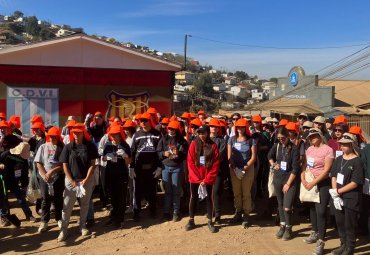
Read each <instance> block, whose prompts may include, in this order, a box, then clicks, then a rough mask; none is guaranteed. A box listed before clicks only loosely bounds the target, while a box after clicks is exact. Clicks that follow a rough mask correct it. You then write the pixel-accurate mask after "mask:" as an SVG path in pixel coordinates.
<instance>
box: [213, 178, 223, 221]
mask: <svg viewBox="0 0 370 255" xmlns="http://www.w3.org/2000/svg"><path fill="white" fill-rule="evenodd" d="M213 188H214V191H213V195H214V198H213V200H214V203H215V204H214V206H215V216H216V217H220V216H221V195H222V191H223V190H224V177H223V176H222V175H218V176H217V178H216V183H215V186H214V187H213Z"/></svg>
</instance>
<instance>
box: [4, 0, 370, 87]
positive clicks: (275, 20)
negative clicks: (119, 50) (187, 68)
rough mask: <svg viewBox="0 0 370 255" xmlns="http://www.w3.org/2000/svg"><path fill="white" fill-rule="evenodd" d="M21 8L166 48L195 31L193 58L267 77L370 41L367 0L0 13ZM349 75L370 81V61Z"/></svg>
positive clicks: (152, 3)
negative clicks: (361, 68) (363, 67)
mask: <svg viewBox="0 0 370 255" xmlns="http://www.w3.org/2000/svg"><path fill="white" fill-rule="evenodd" d="M15 10H20V11H22V12H23V13H24V14H25V15H26V16H32V15H35V16H37V17H38V18H39V19H40V20H46V21H49V22H51V23H52V24H67V25H71V26H73V27H82V28H84V30H85V32H86V33H87V34H97V35H104V36H107V37H114V38H116V39H117V40H119V41H123V42H132V43H135V44H139V45H143V46H148V47H150V48H152V49H156V50H158V51H161V52H174V53H179V54H183V53H184V36H185V34H187V35H191V36H192V37H188V44H187V45H188V46H187V56H188V57H191V58H193V59H196V60H198V61H200V63H201V64H203V65H204V64H207V65H212V66H213V67H214V68H216V69H221V70H225V71H230V72H234V71H237V70H240V71H245V72H247V73H248V74H249V75H257V76H258V77H259V78H264V79H268V78H271V77H285V76H287V75H288V73H289V70H290V69H291V68H292V67H293V66H302V67H303V68H304V69H305V71H306V74H315V73H316V72H317V71H318V70H320V69H321V68H323V67H326V66H328V65H330V64H332V63H334V62H335V61H337V60H339V59H341V58H343V57H346V56H348V55H350V54H352V53H354V52H356V51H358V50H360V49H361V48H363V47H365V45H366V44H370V33H369V26H370V15H369V14H368V12H369V10H370V1H367V0H357V1H348V0H335V1H334V0H326V1H322V0H310V1H291V0H284V1H276V0H265V1H262V0H233V1H227V0H138V1H127V0H126V1H125V0H111V1H101V0H99V1H98V0H89V1H85V0H63V1H50V0H0V13H1V14H5V15H9V14H12V13H13V12H14V11H15ZM221 42H222V43H221ZM358 44H363V46H356V47H346V48H327V47H342V46H349V45H358ZM246 45H257V46H272V47H275V48H324V49H320V50H318V49H315V50H312V49H311V50H307V49H305V50H304V49H294V50H287V49H267V48H255V47H247V46H246ZM369 62H370V59H369V58H366V59H364V62H361V64H366V63H369ZM353 68H354V67H353ZM348 70H351V69H348ZM343 79H367V80H370V68H368V69H365V70H363V71H361V72H357V73H355V74H353V75H351V76H346V77H345V78H343Z"/></svg>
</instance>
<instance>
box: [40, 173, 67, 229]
mask: <svg viewBox="0 0 370 255" xmlns="http://www.w3.org/2000/svg"><path fill="white" fill-rule="evenodd" d="M64 179H65V176H64V174H59V176H58V178H57V179H56V180H55V182H54V184H53V187H54V196H50V195H49V187H48V184H47V183H46V182H45V181H44V179H42V178H41V177H39V183H40V191H41V196H42V200H41V211H42V213H41V221H42V222H46V223H47V222H49V220H50V206H51V201H54V206H55V220H56V221H58V220H61V219H62V210H63V192H64Z"/></svg>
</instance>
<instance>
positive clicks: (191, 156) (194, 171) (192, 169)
mask: <svg viewBox="0 0 370 255" xmlns="http://www.w3.org/2000/svg"><path fill="white" fill-rule="evenodd" d="M195 160H196V159H195V142H194V141H193V142H191V144H190V148H189V152H188V171H189V172H188V173H189V179H190V176H191V178H196V179H198V181H199V182H200V181H201V180H200V177H199V175H198V167H197V166H196V165H195Z"/></svg>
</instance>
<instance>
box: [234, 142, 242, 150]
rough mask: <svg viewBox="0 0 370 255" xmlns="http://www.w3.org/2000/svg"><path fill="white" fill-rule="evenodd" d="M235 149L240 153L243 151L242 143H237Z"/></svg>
mask: <svg viewBox="0 0 370 255" xmlns="http://www.w3.org/2000/svg"><path fill="white" fill-rule="evenodd" d="M234 147H235V149H237V150H238V151H240V150H241V149H242V144H241V143H235V144H234Z"/></svg>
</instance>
